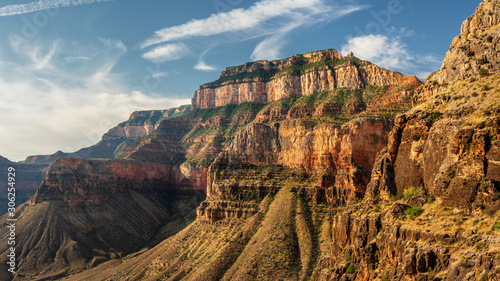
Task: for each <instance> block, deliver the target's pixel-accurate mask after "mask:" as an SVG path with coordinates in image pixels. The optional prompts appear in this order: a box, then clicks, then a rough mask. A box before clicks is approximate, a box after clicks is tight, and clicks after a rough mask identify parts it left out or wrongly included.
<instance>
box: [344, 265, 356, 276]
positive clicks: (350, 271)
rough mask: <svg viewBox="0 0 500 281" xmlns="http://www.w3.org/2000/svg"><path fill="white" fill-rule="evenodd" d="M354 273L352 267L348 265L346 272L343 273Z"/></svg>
mask: <svg viewBox="0 0 500 281" xmlns="http://www.w3.org/2000/svg"><path fill="white" fill-rule="evenodd" d="M354 271H355V268H354V265H352V264H350V265H349V266H348V267H347V269H346V271H345V272H346V273H347V274H351V273H354Z"/></svg>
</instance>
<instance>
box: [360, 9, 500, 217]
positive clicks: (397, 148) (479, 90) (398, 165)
mask: <svg viewBox="0 0 500 281" xmlns="http://www.w3.org/2000/svg"><path fill="white" fill-rule="evenodd" d="M499 4H500V2H499V1H485V2H483V3H482V4H481V5H480V6H479V8H478V9H477V10H476V13H475V14H474V15H472V16H471V17H469V18H468V19H467V20H466V21H465V22H464V23H463V25H462V33H461V34H460V35H459V36H457V37H456V38H455V39H454V40H453V43H452V46H451V49H450V51H449V52H448V53H447V55H446V58H445V60H444V62H443V67H442V68H441V70H439V71H438V72H436V73H435V74H434V75H432V76H431V77H430V78H429V79H428V80H427V81H426V83H425V85H424V87H423V92H422V91H421V92H420V97H421V98H422V97H424V99H425V102H422V103H421V104H420V105H419V106H417V107H415V108H413V109H412V110H410V111H409V112H407V113H405V114H403V115H401V116H399V117H398V118H397V119H396V126H395V128H394V129H393V131H392V132H391V134H390V138H389V143H388V146H387V150H386V151H385V153H382V154H381V155H380V161H379V164H378V166H377V167H376V168H375V169H374V175H373V180H372V182H371V183H370V185H369V187H368V190H369V193H368V195H369V196H367V199H373V196H374V195H376V194H381V196H384V195H385V194H388V193H387V192H388V191H395V190H397V191H398V192H403V191H404V190H406V189H407V188H410V187H422V188H423V189H425V190H426V191H428V192H429V193H431V194H432V195H434V196H436V197H437V198H438V199H439V200H441V202H442V203H443V204H445V205H447V206H450V207H454V208H456V209H458V210H463V211H466V212H468V213H472V212H475V211H480V210H483V211H484V210H497V209H498V208H499V207H500V202H498V200H497V199H498V195H495V194H498V192H499V191H500V178H499V176H498V175H499V172H500V169H499V168H500V167H499V166H498V163H499V160H500V158H499V155H500V147H499V143H498V142H497V139H498V137H499V131H498V126H499V119H498V113H500V108H499V106H498V104H499V103H498V101H499V99H500V97H499V96H498V87H499V83H498V72H497V67H496V61H497V58H496V54H497V52H496V51H494V50H495V48H496V47H495V46H496V45H495V44H496V41H497V39H498V33H499V32H500V31H499V30H500V29H499V27H498V24H497V23H498V22H497V19H498V16H497V15H498V14H499V13H500V12H499V9H498V7H499ZM490 37H492V38H493V39H491V38H490ZM490 41H491V42H490ZM480 58H484V59H485V63H480ZM486 61H488V62H489V61H491V62H489V63H486ZM452 66H453V68H452ZM483 70H484V71H486V70H487V73H486V74H484V73H485V72H484V71H483ZM465 79H467V80H465ZM436 84H438V87H435V86H436ZM428 89H433V91H431V92H426V90H428ZM429 94H430V96H429ZM381 165H386V166H387V167H383V166H381Z"/></svg>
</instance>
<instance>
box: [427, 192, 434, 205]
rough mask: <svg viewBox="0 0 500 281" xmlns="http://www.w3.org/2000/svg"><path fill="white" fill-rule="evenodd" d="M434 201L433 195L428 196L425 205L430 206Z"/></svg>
mask: <svg viewBox="0 0 500 281" xmlns="http://www.w3.org/2000/svg"><path fill="white" fill-rule="evenodd" d="M434 201H436V197H435V196H434V195H432V194H431V195H429V197H427V203H428V204H432V203H434Z"/></svg>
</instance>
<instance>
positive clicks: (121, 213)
mask: <svg viewBox="0 0 500 281" xmlns="http://www.w3.org/2000/svg"><path fill="white" fill-rule="evenodd" d="M176 175H177V173H176V171H174V170H173V169H172V167H169V166H166V165H161V164H154V163H139V162H130V161H123V160H121V161H116V160H108V161H103V160H88V159H83V158H79V159H67V158H61V159H58V160H57V161H56V162H54V163H53V164H52V165H51V167H50V169H49V171H48V172H47V176H46V178H45V179H44V181H43V182H42V184H41V186H40V188H39V189H38V190H37V193H36V195H35V196H34V197H33V198H32V199H31V200H30V201H29V202H27V203H25V204H23V205H22V206H20V207H18V209H17V211H16V219H17V222H16V233H18V236H17V237H16V254H17V256H16V257H17V260H18V261H19V263H18V265H17V268H18V270H17V275H16V277H15V278H14V280H46V279H47V278H60V277H62V276H65V275H68V274H72V273H75V272H79V271H82V270H83V269H86V268H90V267H94V266H96V265H98V264H99V263H102V262H104V261H107V260H110V259H116V258H119V257H121V256H124V255H127V254H129V253H132V252H133V251H137V250H140V249H141V248H142V247H145V246H147V245H151V244H154V243H157V242H158V241H161V240H163V239H164V238H166V237H168V236H170V235H172V234H174V233H176V232H177V231H178V230H179V229H182V228H183V227H184V226H186V225H187V224H188V223H190V222H191V221H192V220H193V219H194V217H195V208H196V206H198V204H199V203H200V201H201V200H203V198H204V195H203V194H202V193H200V192H198V191H196V190H192V189H186V188H180V185H181V184H180V182H179V181H181V180H182V179H179V178H177V177H176ZM7 218H8V217H7V216H4V217H3V218H2V221H1V223H2V224H4V225H5V224H8V223H7V221H6V220H7ZM8 235H9V230H8V229H6V228H4V229H2V230H0V236H1V237H7V236H8ZM8 247H9V246H8V245H7V243H5V244H4V245H2V246H0V252H1V253H2V256H3V257H6V255H7V254H8V252H9V250H8ZM6 266H7V265H6V262H5V258H2V271H3V272H2V274H3V273H5V274H4V275H2V277H5V278H4V279H2V280H9V279H10V277H11V276H8V275H10V274H7V273H8V272H7V268H6Z"/></svg>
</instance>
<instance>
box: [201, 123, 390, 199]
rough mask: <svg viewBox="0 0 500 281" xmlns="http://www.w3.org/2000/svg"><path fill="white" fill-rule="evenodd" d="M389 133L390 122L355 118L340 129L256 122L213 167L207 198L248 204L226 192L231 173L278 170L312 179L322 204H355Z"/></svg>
mask: <svg viewBox="0 0 500 281" xmlns="http://www.w3.org/2000/svg"><path fill="white" fill-rule="evenodd" d="M391 129H392V122H391V120H387V119H383V118H379V119H356V120H353V121H351V122H349V123H346V124H345V125H343V126H342V127H340V128H339V127H336V126H334V125H332V124H327V123H320V122H319V123H317V122H312V121H304V120H289V121H283V122H277V123H274V124H272V125H265V124H260V123H252V124H250V125H248V126H247V127H246V128H245V129H244V130H242V131H241V132H240V133H239V134H238V135H237V136H236V137H235V139H234V140H233V141H232V142H231V145H230V146H229V148H228V150H227V151H225V152H223V153H221V154H220V155H219V157H218V158H217V159H216V160H215V162H214V163H213V164H212V165H211V166H210V169H209V174H208V186H207V197H208V198H207V199H208V201H211V200H214V201H217V200H220V199H222V198H225V199H227V198H235V197H238V198H239V199H240V200H245V199H244V197H242V194H241V193H242V192H241V190H234V189H231V188H228V186H227V180H226V179H227V178H228V175H230V174H231V172H229V171H231V170H233V171H234V170H236V172H237V169H238V168H239V167H242V166H243V167H245V166H249V165H250V166H253V167H266V166H275V165H278V166H282V167H284V168H286V169H290V170H294V171H299V172H303V173H305V174H308V175H311V178H312V179H313V182H315V183H314V184H313V185H312V186H310V188H311V189H310V190H309V192H310V193H311V196H312V197H313V198H314V200H315V201H316V202H318V203H319V202H324V203H328V204H334V205H344V204H345V203H347V202H349V201H351V202H352V201H356V200H358V199H359V198H360V197H361V196H363V194H364V191H365V186H366V184H367V183H368V181H369V177H370V173H371V169H372V165H373V163H374V162H375V156H376V154H377V153H378V151H379V150H380V149H382V148H383V147H384V146H385V145H386V143H387V142H386V141H387V135H388V133H389V131H390V130H391ZM229 178H230V177H229ZM273 178H280V177H279V176H277V175H276V176H274V177H273ZM284 179H286V177H284ZM226 193H235V194H226ZM253 199H255V198H249V199H248V200H253Z"/></svg>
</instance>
